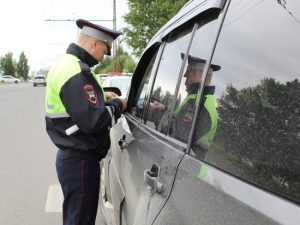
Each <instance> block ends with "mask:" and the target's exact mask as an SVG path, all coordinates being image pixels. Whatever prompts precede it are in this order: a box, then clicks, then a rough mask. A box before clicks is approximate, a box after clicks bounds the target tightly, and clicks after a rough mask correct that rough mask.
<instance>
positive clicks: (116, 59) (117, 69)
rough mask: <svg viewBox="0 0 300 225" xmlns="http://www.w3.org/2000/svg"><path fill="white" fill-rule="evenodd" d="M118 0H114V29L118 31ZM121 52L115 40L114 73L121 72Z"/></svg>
mask: <svg viewBox="0 0 300 225" xmlns="http://www.w3.org/2000/svg"><path fill="white" fill-rule="evenodd" d="M116 8H117V7H116V0H113V29H114V30H117V16H116V11H117V10H116ZM119 61H120V60H119V52H118V42H117V40H115V41H114V42H113V70H114V72H120V62H119Z"/></svg>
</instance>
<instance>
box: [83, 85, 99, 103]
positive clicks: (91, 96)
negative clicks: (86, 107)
mask: <svg viewBox="0 0 300 225" xmlns="http://www.w3.org/2000/svg"><path fill="white" fill-rule="evenodd" d="M83 92H84V95H85V97H86V99H87V100H88V102H90V103H92V104H93V105H96V104H97V103H98V101H99V100H98V96H97V93H96V91H95V89H94V87H93V86H92V85H91V84H87V85H84V87H83Z"/></svg>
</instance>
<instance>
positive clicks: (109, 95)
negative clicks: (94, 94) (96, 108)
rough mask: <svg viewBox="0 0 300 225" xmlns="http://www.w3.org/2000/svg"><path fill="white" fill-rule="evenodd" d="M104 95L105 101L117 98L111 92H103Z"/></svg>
mask: <svg viewBox="0 0 300 225" xmlns="http://www.w3.org/2000/svg"><path fill="white" fill-rule="evenodd" d="M104 94H105V97H106V99H107V100H109V99H112V98H116V97H119V96H118V95H117V94H116V93H114V92H111V91H106V92H104Z"/></svg>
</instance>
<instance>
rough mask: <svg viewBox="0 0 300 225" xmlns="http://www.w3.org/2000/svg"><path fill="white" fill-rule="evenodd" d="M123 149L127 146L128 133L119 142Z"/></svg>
mask: <svg viewBox="0 0 300 225" xmlns="http://www.w3.org/2000/svg"><path fill="white" fill-rule="evenodd" d="M118 144H119V146H120V148H121V150H122V151H123V150H124V148H127V146H128V143H127V142H126V135H125V134H124V135H123V137H122V138H120V140H119V142H118Z"/></svg>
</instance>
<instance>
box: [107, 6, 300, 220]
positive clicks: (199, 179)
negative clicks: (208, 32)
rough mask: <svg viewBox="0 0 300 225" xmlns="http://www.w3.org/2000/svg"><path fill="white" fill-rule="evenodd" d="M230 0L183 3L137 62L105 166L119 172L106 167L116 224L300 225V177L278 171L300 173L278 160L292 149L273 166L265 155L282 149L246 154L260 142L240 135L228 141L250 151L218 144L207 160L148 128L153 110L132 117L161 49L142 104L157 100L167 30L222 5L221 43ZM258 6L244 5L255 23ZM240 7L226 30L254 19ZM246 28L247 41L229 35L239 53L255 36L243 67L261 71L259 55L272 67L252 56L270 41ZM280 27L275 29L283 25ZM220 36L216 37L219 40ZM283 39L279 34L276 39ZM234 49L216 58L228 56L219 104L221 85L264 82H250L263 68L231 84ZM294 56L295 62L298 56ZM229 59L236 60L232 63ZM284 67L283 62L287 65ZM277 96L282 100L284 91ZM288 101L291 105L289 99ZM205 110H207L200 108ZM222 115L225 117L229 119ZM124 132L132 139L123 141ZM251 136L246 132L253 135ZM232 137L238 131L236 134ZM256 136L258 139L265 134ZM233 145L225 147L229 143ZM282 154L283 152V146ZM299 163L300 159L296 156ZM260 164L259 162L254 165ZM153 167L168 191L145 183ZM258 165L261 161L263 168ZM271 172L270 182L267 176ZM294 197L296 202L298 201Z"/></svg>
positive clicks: (218, 82) (294, 135) (295, 135)
mask: <svg viewBox="0 0 300 225" xmlns="http://www.w3.org/2000/svg"><path fill="white" fill-rule="evenodd" d="M225 2H226V4H225ZM229 2H230V1H214V0H212V1H201V0H199V1H196V0H194V1H190V2H189V3H187V4H186V6H185V7H183V9H182V10H181V11H180V12H179V13H178V14H177V15H176V16H175V17H174V18H173V19H171V20H170V21H169V22H168V23H167V24H166V25H165V26H164V27H163V28H162V29H161V30H160V31H159V32H158V33H157V34H156V35H155V36H154V37H153V39H152V40H151V41H150V43H149V44H148V46H147V48H146V49H145V51H144V53H143V55H142V56H141V60H140V62H139V63H138V65H137V68H136V71H135V72H134V75H133V78H132V85H131V89H130V93H129V99H128V110H127V111H128V112H126V113H125V114H124V115H123V116H122V118H121V119H120V120H119V121H118V124H117V125H116V126H115V127H113V128H112V129H111V140H112V146H111V150H110V151H111V155H110V156H108V157H107V158H108V161H109V162H110V163H109V164H107V163H106V165H107V166H106V167H105V168H106V170H108V171H110V170H111V171H113V172H105V176H106V177H105V182H104V184H102V185H104V186H106V187H105V190H106V192H107V199H108V200H109V201H110V203H111V204H112V205H113V207H114V208H116V210H115V212H114V219H113V220H114V221H115V223H114V222H113V224H128V225H129V224H130V225H131V224H138V225H140V224H151V225H153V224H155V225H160V224H163V225H182V224H195V225H196V224H249V225H250V224H262V225H264V224H286V225H290V224H292V225H294V224H298V222H299V220H300V207H299V199H296V198H297V196H299V195H297V193H292V192H295V188H297V187H298V186H297V184H299V182H298V183H297V178H294V179H295V180H286V179H285V177H283V176H282V177H280V176H279V177H277V176H275V175H278V174H279V175H281V174H284V175H285V174H286V175H288V173H292V174H295V175H296V176H297V177H298V175H299V172H298V170H297V168H295V166H294V167H291V168H284V167H280V166H278V165H283V164H282V163H283V162H284V160H285V159H283V158H284V157H287V158H288V154H287V155H284V157H283V158H282V159H280V160H277V161H275V160H274V159H276V158H273V161H274V162H272V163H273V164H272V163H270V164H269V165H268V162H264V161H262V159H261V158H260V157H262V155H263V156H264V157H265V159H266V160H268V157H269V158H272V157H273V155H274V154H277V153H278V154H279V153H280V152H273V153H272V150H273V149H272V148H270V149H262V151H261V152H262V154H261V155H258V154H257V152H255V153H256V154H257V155H256V156H253V155H251V152H245V151H244V148H246V147H248V146H249V145H250V146H251V147H252V145H253V146H254V145H255V144H256V143H255V141H254V142H253V143H244V142H243V141H244V140H243V139H247V138H246V137H244V138H243V137H242V138H240V139H238V140H231V139H230V138H229V140H227V142H230V141H232V142H234V141H235V142H238V143H241V144H245V145H241V147H240V149H237V150H239V151H241V152H243V151H244V152H243V153H244V155H238V154H237V155H234V153H235V152H234V151H237V150H236V149H230V148H229V149H228V148H227V149H226V148H225V147H226V146H225V145H224V146H220V145H216V146H214V148H216V149H210V150H209V151H208V153H207V154H206V156H205V158H201V157H199V156H197V155H196V153H195V152H194V151H193V147H192V146H191V140H189V143H187V144H184V143H182V142H180V143H179V141H178V140H175V138H172V137H171V136H169V135H168V134H162V133H160V132H158V131H156V130H155V129H154V128H153V127H152V128H151V127H150V126H148V124H147V123H146V122H145V121H146V120H147V118H146V116H145V115H146V114H143V116H142V118H137V117H135V116H133V115H134V114H131V110H132V109H133V108H134V106H135V105H134V104H136V102H137V101H139V97H140V96H137V93H138V92H139V91H142V92H143V91H144V89H142V88H141V85H142V84H141V83H142V79H143V76H145V71H146V69H148V68H147V67H148V64H150V61H151V57H153V55H154V52H159V53H158V54H157V56H156V60H155V63H154V66H153V76H152V75H151V79H150V81H149V83H147V84H148V87H147V91H146V92H147V94H145V98H142V99H141V104H142V102H144V103H143V104H145V102H147V101H148V102H149V101H150V100H149V99H150V98H151V96H149V95H150V89H151V86H152V87H153V82H155V79H156V73H158V72H157V68H158V65H159V62H160V60H161V56H162V54H161V52H163V51H164V47H163V46H164V44H165V43H166V40H167V38H166V37H167V35H168V34H170V32H172V31H173V30H174V29H176V31H177V30H178V29H177V28H179V27H181V26H183V27H184V26H186V24H187V23H190V22H192V23H194V22H195V18H196V17H197V18H198V16H199V15H200V14H202V13H203V15H205V16H207V15H208V14H209V13H210V12H211V11H209V10H210V9H216V8H219V9H222V10H221V11H220V16H219V18H218V21H217V22H218V27H217V29H216V31H215V37H214V38H215V42H216V43H217V42H218V41H219V35H220V30H221V28H222V26H223V22H224V18H225V17H226V11H227V9H228V6H229ZM291 2H292V3H293V4H296V5H297V4H298V6H300V5H299V3H295V2H296V1H295V0H294V1H291ZM260 3H262V4H264V3H265V4H266V5H265V6H264V7H266V6H268V5H267V4H280V3H279V2H274V3H271V2H263V1H261V2H260ZM260 3H258V4H257V5H259V4H260ZM245 4H246V3H245ZM247 4H248V3H247ZM251 4H252V8H251ZM251 4H250V3H249V5H247V6H248V10H249V11H246V10H245V9H247V7H246V8H242V9H244V10H245V11H243V12H244V13H245V14H247V16H250V19H249V20H250V21H251V13H253V12H254V11H255V10H257V9H258V8H259V7H257V8H256V6H255V7H253V5H254V3H253V2H252V3H251ZM241 5H242V4H239V2H238V0H236V1H234V7H233V8H235V9H236V8H238V7H240V6H241ZM272 6H274V5H272ZM277 6H279V7H281V6H280V5H275V6H274V7H277ZM223 7H224V8H223ZM241 7H243V6H241ZM249 7H250V8H251V10H250V9H249ZM277 9H278V8H277ZM277 9H276V10H277ZM297 9H299V8H297ZM260 10H262V9H260ZM278 10H283V11H281V14H284V15H285V16H286V17H283V18H285V20H284V21H289V22H290V23H291V24H293V26H295V24H296V21H295V20H294V19H293V18H292V17H290V15H289V14H288V13H286V12H285V11H284V10H286V8H285V7H283V8H282V9H281V8H279V9H278ZM241 11H242V10H240V11H239V13H237V12H235V13H233V15H234V16H236V18H234V17H232V15H231V16H230V17H229V18H230V19H231V20H232V21H230V22H228V21H227V23H226V25H225V26H227V27H226V29H227V30H230V28H232V27H233V28H235V26H231V27H230V28H228V27H229V25H232V24H234V25H236V24H238V23H241V22H242V21H243V20H244V19H245V18H247V16H245V14H243V12H241ZM214 12H215V10H214ZM248 12H251V13H248ZM205 13H207V14H205ZM218 13H219V11H218ZM285 13H286V14H285ZM267 14H268V13H266V14H264V16H265V15H266V16H267ZM272 14H274V13H272ZM241 15H243V16H241ZM260 15H262V14H260ZM277 15H278V14H276V16H277ZM273 16H274V15H273ZM287 17H288V18H287ZM247 19H248V18H247ZM225 21H226V20H225ZM237 21H238V22H237ZM243 22H244V21H243ZM252 22H253V21H252ZM269 22H270V19H269V17H268V19H266V24H268V23H269ZM225 26H224V27H225ZM266 27H267V28H266V33H268V32H267V31H268V29H270V28H269V27H268V26H266ZM200 28H201V27H200ZM247 28H248V27H247V26H242V27H241V28H240V29H236V30H234V29H233V31H235V32H240V33H239V35H240V36H239V37H241V38H239V39H234V38H232V37H231V36H229V35H228V37H231V38H228V37H227V38H228V39H230V40H232V46H234V47H236V49H239V50H240V49H243V48H242V47H243V46H239V44H240V43H241V42H242V37H245V39H247V41H249V39H250V41H249V42H250V43H252V44H253V45H254V47H253V46H252V48H251V51H252V52H251V54H250V51H246V52H247V56H248V55H249V57H250V56H253V57H252V58H251V57H250V60H249V61H247V62H248V63H249V64H247V63H244V64H241V65H239V66H240V67H241V68H246V69H249V71H248V70H245V71H246V72H248V73H246V74H247V75H248V74H250V72H253V71H255V70H254V69H253V68H254V67H255V66H253V65H256V64H255V63H254V64H253V65H251V64H250V63H251V60H252V59H253V61H255V59H256V58H257V59H261V58H260V57H261V56H262V58H263V60H265V61H266V64H268V63H269V62H272V60H273V58H274V56H272V57H270V59H269V58H268V57H269V56H267V57H265V56H264V54H259V55H256V57H254V56H255V55H254V54H253V52H255V51H257V52H258V53H261V52H260V51H259V50H258V49H261V48H263V47H265V46H267V44H266V43H265V45H262V44H260V45H258V46H255V43H260V42H259V38H256V40H253V39H251V37H252V36H247V35H245V34H248V32H249V30H247ZM274 30H275V31H276V29H274ZM274 30H273V32H274ZM242 31H243V32H242ZM254 32H255V30H254ZM231 33H234V32H231ZM286 34H288V33H286ZM297 34H298V33H297ZM198 38H199V37H198ZM214 38H213V39H210V40H214ZM276 38H278V37H276ZM276 38H274V40H275V39H276ZM274 40H273V39H272V40H271V39H270V42H271V43H273V44H274V42H272V41H274ZM262 41H265V39H263V40H262ZM216 43H215V44H214V46H212V47H211V49H210V51H211V52H210V54H208V55H210V56H209V57H208V58H205V59H207V62H209V63H213V60H214V53H215V52H214V51H215V48H216V49H218V46H216ZM246 43H247V42H246ZM198 44H199V43H198ZM201 44H202V43H201ZM275 44H276V43H275ZM284 44H285V43H284ZM284 44H283V43H282V44H281V45H278V48H280V47H281V46H286V45H284ZM199 45H200V44H199ZM232 46H230V47H232ZM227 47H228V46H224V49H223V48H220V47H219V48H220V49H222V50H223V51H222V52H223V53H224V52H225V53H224V55H223V54H220V56H219V58H218V60H217V61H218V62H221V60H223V63H222V69H221V72H220V73H219V74H218V75H220V74H221V75H220V76H217V77H218V79H216V87H217V91H219V93H217V94H215V95H216V96H217V95H218V96H217V97H219V98H218V99H217V100H219V101H220V100H223V102H222V103H223V104H224V102H225V103H227V102H226V101H224V99H221V98H220V96H221V94H222V93H221V92H220V90H218V88H219V89H221V88H223V89H224V90H225V88H226V84H227V82H229V83H230V84H231V83H232V84H233V85H236V88H237V89H238V91H240V89H242V88H244V86H243V87H242V88H241V87H239V86H238V83H239V82H240V81H241V80H242V81H243V77H244V78H245V80H246V81H244V82H241V83H242V84H243V85H244V84H245V83H246V88H249V89H251V90H252V89H254V88H255V87H256V85H258V83H254V84H252V86H251V85H250V83H251V82H252V80H251V79H252V78H253V79H254V78H255V79H256V78H257V77H255V75H256V74H258V75H260V73H259V72H261V71H263V72H265V71H264V70H259V71H258V72H256V73H251V76H250V75H249V77H247V76H238V78H235V79H232V80H229V81H227V80H222V79H223V78H224V77H225V75H227V76H228V77H231V78H232V77H234V76H233V75H235V76H237V75H236V74H235V73H234V72H236V71H234V70H232V71H233V72H232V73H231V70H230V69H231V67H230V66H232V64H233V65H236V64H238V62H239V58H235V59H234V60H232V59H231V58H230V57H228V56H227V54H228V55H230V53H232V52H230V51H229V50H228V49H227ZM295 47H296V46H295ZM158 49H159V50H158ZM236 49H235V48H234V50H235V51H237V50H236ZM295 49H297V48H295ZM190 52H193V53H195V52H197V48H195V49H191V50H190ZM282 52H284V51H282ZM248 53H249V54H248ZM293 53H294V56H296V53H295V52H293ZM252 54H253V55H252ZM244 55H245V54H244ZM294 58H295V59H297V57H294ZM257 59H256V60H257ZM268 60H269V61H268ZM231 61H233V63H232V64H230V63H228V62H231ZM291 61H292V62H294V60H291ZM291 61H289V60H288V59H286V61H285V62H286V64H289V63H290V62H291ZM288 62H289V63H288ZM226 63H227V64H229V66H228V65H227V64H226ZM257 64H258V63H257ZM290 65H292V68H293V69H294V68H297V67H295V65H294V64H292V63H291V64H290ZM226 66H227V68H226ZM251 66H252V68H251ZM274 66H277V65H274V64H273V67H274ZM208 67H209V65H208V63H206V65H205V67H204V69H203V71H204V72H203V73H204V74H206V76H207V71H208ZM271 67H272V66H270V67H269V68H268V67H266V71H268V72H269V70H268V69H270V68H271ZM255 68H256V67H255ZM281 68H284V67H283V66H282V67H281ZM281 68H280V69H281ZM251 69H252V70H251ZM227 70H228V71H227ZM223 71H225V72H227V74H225V73H224V72H223ZM278 71H280V70H278ZM288 71H290V70H288ZM291 71H293V72H297V71H296V70H291ZM298 71H299V70H298ZM222 72H223V73H222ZM276 72H277V71H276ZM280 72H281V71H280ZM228 74H229V75H228ZM231 75H232V76H231ZM239 75H240V74H239ZM283 75H285V76H286V77H284V76H283V77H284V78H285V79H286V80H287V81H288V82H287V83H288V84H289V82H291V80H290V79H287V77H288V75H287V74H284V73H283ZM176 76H179V75H176V74H174V77H175V78H177V77H176ZM290 76H291V75H290ZM293 76H294V77H296V78H297V73H296V75H294V73H293ZM228 77H227V78H228ZM274 77H275V75H274ZM283 77H280V78H283ZM175 78H174V79H175ZM202 80H205V77H204V78H202ZM247 81H248V82H247ZM295 83H297V80H296V81H295ZM178 84H179V82H178ZM249 85H250V86H249ZM282 86H284V85H282ZM201 88H202V89H199V92H201V93H202V91H203V86H201ZM246 88H245V89H246ZM221 90H222V89H221ZM224 90H223V91H224ZM242 90H243V89H242ZM295 90H296V89H295ZM297 90H298V89H297ZM243 91H244V90H243ZM274 91H275V90H274ZM292 91H294V89H293V88H291V89H290V92H289V94H290V95H289V99H291V100H294V99H295V98H296V97H297V96H298V95H297V94H295V92H292ZM260 94H261V93H260ZM278 95H279V94H278ZM295 96H296V97H295ZM264 97H266V96H262V97H261V99H260V98H259V99H260V101H259V103H262V104H263V107H266V108H268V107H269V108H268V109H271V108H272V109H274V110H275V109H277V108H276V107H275V106H273V105H271V104H270V102H267V103H265V102H263V101H264V100H265V99H264ZM268 97H269V98H271V97H272V96H268ZM203 98H204V97H203V96H201V97H200V98H199V99H200V100H199V101H201V99H203ZM277 98H279V97H278V96H277ZM267 100H269V99H267ZM218 103H220V102H218ZM231 104H232V102H230V101H229V102H228V105H229V106H228V107H229V109H231V110H232V108H230V106H231ZM264 104H266V105H264ZM282 104H283V105H284V103H282ZM250 105H251V104H250V103H249V104H246V108H244V109H243V110H244V111H243V110H241V111H242V112H243V113H244V114H246V112H247V111H249V110H252V108H255V107H253V105H251V107H252V108H251V107H250ZM247 107H248V108H247ZM220 108H221V104H220V105H217V109H218V110H219V109H220ZM223 109H225V107H223ZM146 110H147V109H146ZM293 110H295V111H293ZM291 112H292V113H294V114H297V113H299V110H298V109H291ZM198 114H200V110H199V113H198ZM257 114H258V113H257ZM297 115H298V114H297ZM231 116H232V117H233V118H231V117H230V118H231V119H234V115H231ZM238 116H241V114H238ZM238 116H236V117H238ZM251 116H253V114H251V115H249V117H251ZM194 118H197V117H194ZM223 118H224V119H225V117H223ZM251 118H252V117H251ZM251 118H250V119H251ZM296 118H297V117H295V120H294V121H295V123H296V124H297V123H298V120H297V119H296ZM221 119H222V118H221ZM226 119H227V117H226ZM280 119H281V118H280ZM219 120H220V115H219ZM286 121H288V120H286ZM234 122H235V121H234ZM251 122H253V120H250V122H249V123H250V125H248V126H251ZM233 124H234V123H233ZM246 125H247V124H246ZM236 126H237V125H236ZM233 127H234V126H233ZM218 128H219V127H218ZM263 128H264V127H263ZM263 128H262V129H260V130H258V131H259V132H260V131H262V130H263ZM195 129H197V128H195ZM276 129H279V128H275V129H274V130H276ZM191 130H193V129H191ZM193 131H194V130H193ZM224 132H225V131H224ZM280 132H281V133H282V134H285V135H286V133H288V132H286V133H284V132H283V130H280V129H279V133H280ZM297 132H298V133H299V129H298V130H295V131H294V130H292V131H290V137H288V138H289V139H288V140H295V139H297V138H299V135H298V133H297ZM225 133H226V132H225ZM228 133H229V132H228ZM232 133H234V132H232ZM191 134H193V133H191ZM124 135H125V138H123V137H124ZM245 136H247V134H246V135H245ZM229 137H231V136H229ZM233 137H235V136H234V135H233ZM257 138H258V139H259V137H257ZM297 140H298V139H297ZM260 141H261V142H264V140H260ZM276 141H277V140H273V139H271V142H272V143H277V142H276ZM227 142H226V144H228V143H227ZM245 142H246V141H245ZM256 142H257V141H256ZM217 144H219V143H217ZM289 144H290V143H287V146H288V145H289ZM229 146H231V145H229ZM233 146H235V145H233ZM255 146H256V145H255ZM261 146H263V145H261ZM280 146H281V145H280ZM121 147H123V150H122V149H121ZM273 147H274V146H273ZM283 148H284V149H285V145H283ZM296 149H297V147H296ZM269 150H270V151H269ZM226 151H228V152H226ZM231 151H232V152H231ZM280 151H281V152H282V150H280ZM253 152H254V151H253ZM226 154H227V155H226ZM245 154H246V155H245ZM272 154H273V155H272ZM289 154H291V153H289ZM247 155H250V156H253V158H251V159H249V157H248V156H247ZM266 156H267V157H266ZM297 156H299V155H297ZM255 157H257V158H258V161H255V160H253V159H256V158H255ZM259 160H260V161H259ZM294 160H295V161H297V159H294ZM254 163H257V164H256V165H254ZM293 163H294V162H293ZM294 165H296V163H294ZM153 166H156V167H157V168H159V170H158V171H159V179H158V180H159V181H160V183H161V184H163V185H164V188H165V189H164V191H163V192H162V193H158V192H155V191H153V190H152V191H151V188H149V185H147V184H146V183H145V182H149V180H147V179H146V180H145V172H147V170H148V169H150V168H151V167H153ZM255 166H257V168H256V167H255ZM276 166H278V167H276ZM265 168H269V169H270V170H272V168H275V169H277V170H276V172H277V173H276V172H275V173H274V174H272V173H271V174H269V173H266V174H264V173H265V172H266V171H265V170H264V169H265ZM281 168H284V171H282V170H281ZM267 172H268V171H267ZM264 175H265V179H267V181H265V180H264ZM264 182H265V183H264ZM293 182H295V183H293ZM158 185H159V184H158ZM276 185H278V186H276ZM289 185H291V186H293V185H295V186H293V187H291V188H290V187H289ZM280 188H281V189H282V190H281V189H280ZM289 188H290V189H289ZM280 191H281V192H280ZM296 191H297V190H296ZM114 195H115V196H114ZM293 197H294V198H295V199H293ZM113 211H114V210H113ZM116 212H117V213H116ZM117 217H118V218H117Z"/></svg>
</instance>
